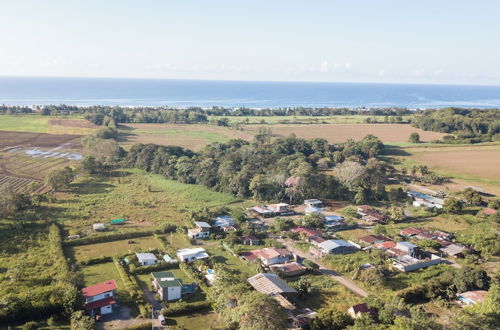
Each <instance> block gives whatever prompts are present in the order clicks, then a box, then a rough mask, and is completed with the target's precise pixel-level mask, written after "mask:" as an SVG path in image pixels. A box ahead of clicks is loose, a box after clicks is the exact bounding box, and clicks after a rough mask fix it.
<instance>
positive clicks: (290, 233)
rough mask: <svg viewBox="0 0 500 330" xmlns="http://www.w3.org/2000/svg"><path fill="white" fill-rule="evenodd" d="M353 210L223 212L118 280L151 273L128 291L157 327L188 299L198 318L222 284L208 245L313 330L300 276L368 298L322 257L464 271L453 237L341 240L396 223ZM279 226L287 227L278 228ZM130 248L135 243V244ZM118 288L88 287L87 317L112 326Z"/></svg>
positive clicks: (316, 204)
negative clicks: (377, 257)
mask: <svg viewBox="0 0 500 330" xmlns="http://www.w3.org/2000/svg"><path fill="white" fill-rule="evenodd" d="M407 195H408V197H409V198H410V199H411V203H412V206H413V207H416V208H427V209H433V208H436V209H441V208H442V207H443V204H444V199H443V198H438V197H434V196H431V195H427V194H424V193H420V192H417V191H408V192H407ZM353 209H354V210H355V214H353V215H354V216H347V217H346V216H344V215H341V214H339V213H337V212H335V211H331V208H330V207H329V205H328V203H324V202H323V201H321V200H319V199H308V200H305V201H304V203H303V204H302V205H288V204H286V203H278V204H269V205H257V206H253V207H250V208H248V209H247V212H246V214H245V216H244V218H243V219H241V218H240V219H238V220H236V219H235V218H233V217H232V216H230V215H229V214H219V215H216V216H214V217H213V218H210V219H206V221H193V224H192V227H191V228H187V230H185V231H183V233H181V235H184V237H186V238H187V239H188V240H189V242H190V243H191V244H190V246H185V247H182V248H179V249H173V247H172V246H171V244H169V242H168V241H169V239H168V235H166V236H165V237H163V238H159V241H161V242H162V246H163V249H155V250H150V251H147V250H144V251H141V252H136V253H129V254H127V255H124V256H120V257H118V258H114V259H113V260H114V261H115V263H116V265H117V267H118V268H119V269H121V271H120V275H123V276H124V277H126V278H127V279H128V282H129V283H130V282H134V280H133V279H134V274H144V275H143V276H147V277H146V278H147V281H146V282H147V287H144V286H142V287H140V286H141V285H139V284H137V283H131V284H130V287H131V288H132V289H133V290H137V291H138V292H139V293H138V295H141V294H143V295H144V299H145V300H144V301H145V305H148V304H149V305H151V309H150V315H151V319H152V322H153V324H156V325H157V328H162V327H165V328H168V324H167V318H168V317H169V316H172V315H176V310H175V308H173V309H172V307H171V306H176V302H179V301H187V302H188V303H185V304H184V305H183V306H181V307H179V308H180V309H182V312H183V313H188V314H189V310H190V308H191V307H193V306H194V308H192V312H194V313H195V312H196V309H197V308H196V306H199V307H200V308H203V307H204V306H205V307H206V306H208V304H207V303H206V302H205V301H201V302H200V301H198V302H191V303H189V301H190V297H192V296H193V295H195V294H197V293H200V292H202V291H208V290H210V288H211V287H212V286H213V285H215V284H216V283H217V281H221V280H220V279H219V277H220V274H219V273H218V270H217V268H218V267H219V266H220V263H219V262H216V261H215V259H214V258H213V256H211V254H210V252H209V251H208V250H209V249H208V248H205V247H207V246H210V247H212V248H213V247H214V246H215V247H216V248H218V249H222V250H225V252H226V253H229V254H231V255H233V256H234V257H236V258H237V259H238V262H239V263H241V264H243V265H244V266H245V267H250V268H251V269H252V270H254V273H255V275H253V276H248V277H247V278H246V282H247V283H248V285H250V286H251V288H252V289H253V290H256V291H258V292H260V293H262V294H265V295H267V296H270V297H272V298H273V299H275V300H276V301H277V302H278V303H279V304H280V305H281V306H282V307H283V308H284V309H285V310H286V311H287V313H288V318H289V326H288V328H289V329H307V328H309V324H310V322H311V320H312V319H314V318H315V316H316V314H317V313H316V311H314V310H312V309H310V308H308V307H307V306H306V305H305V304H304V303H303V302H302V301H301V299H300V297H301V295H302V294H303V293H301V292H299V291H298V290H297V288H296V287H294V286H293V283H296V281H297V280H299V279H300V278H301V276H303V275H306V274H311V273H322V274H324V275H327V276H330V277H331V279H332V280H333V281H337V282H339V283H340V284H341V285H343V286H345V287H346V288H347V289H348V290H351V291H352V292H354V293H355V294H356V295H358V296H360V297H367V296H368V294H369V293H368V292H367V291H366V290H365V289H363V288H362V287H360V286H359V285H358V284H356V282H355V281H352V280H351V279H348V278H346V277H343V276H342V275H339V274H338V273H336V272H335V269H330V268H329V267H328V266H325V265H324V264H323V262H322V260H324V259H323V258H325V257H326V256H331V255H352V254H369V253H372V252H373V251H380V252H379V253H382V254H383V256H384V258H386V259H387V260H389V261H390V268H391V269H392V271H393V272H413V271H416V270H418V269H421V268H427V267H433V266H435V265H438V264H441V263H444V264H449V265H451V266H452V267H458V268H459V267H460V265H459V264H458V263H456V262H455V261H454V260H456V259H457V258H463V257H464V256H465V255H467V254H471V253H474V250H473V249H472V248H471V247H470V246H466V245H464V244H460V243H457V242H455V240H454V234H453V233H448V232H445V231H441V230H434V229H431V228H422V227H416V226H408V227H404V228H402V229H401V230H400V231H399V233H398V235H397V237H392V238H390V237H387V236H385V235H383V234H376V233H373V234H370V235H365V236H362V237H358V238H357V239H356V240H354V239H342V238H341V237H342V231H344V230H350V229H353V228H363V229H364V230H371V231H373V228H375V226H378V228H381V226H382V227H383V226H384V225H386V224H388V223H390V222H391V221H392V219H391V218H390V216H388V215H387V214H385V213H383V212H382V211H380V209H377V208H374V207H371V206H368V205H360V206H357V207H354V208H353ZM492 211H493V212H492ZM483 212H484V214H485V215H492V214H494V213H495V210H491V209H488V208H485V209H484V210H483ZM346 218H347V219H346ZM125 222H126V220H125V219H116V220H112V221H111V222H110V225H111V226H115V225H120V224H123V223H125ZM276 222H281V223H283V224H285V225H284V226H282V227H281V228H279V229H278V230H277V229H276V228H277V226H276ZM308 224H309V225H308ZM106 226H107V225H105V224H103V223H95V224H93V230H94V231H102V230H105V228H106ZM243 226H244V227H245V228H246V229H247V230H245V232H248V231H250V232H251V233H252V235H245V234H244V231H243V230H242V227H243ZM170 235H171V236H172V234H170ZM68 239H79V237H76V238H75V237H68ZM422 241H425V242H431V243H432V244H430V245H429V244H427V245H428V246H432V248H431V251H429V250H426V249H424V248H421V247H419V242H422ZM129 243H130V244H133V243H134V241H133V239H131V240H129ZM170 243H171V242H170ZM214 244H216V245H214ZM298 247H300V248H298ZM222 263H224V261H223V262H222ZM376 267H378V266H377V265H373V264H370V263H365V264H363V265H361V266H360V267H359V268H360V269H359V271H360V272H365V271H367V270H369V269H373V268H376ZM179 270H181V271H183V272H184V273H186V274H188V275H189V276H188V277H189V278H190V279H192V280H193V281H191V282H186V281H183V279H182V278H180V276H178V275H176V274H178V271H179ZM174 271H175V272H176V273H175V274H174ZM290 279H293V281H292V282H291V281H290ZM125 282H126V283H127V281H125ZM116 283H117V279H114V278H109V280H107V281H105V282H102V283H95V284H93V285H90V286H88V287H86V288H84V289H83V290H82V294H83V296H84V297H85V312H86V313H87V314H88V315H90V316H92V317H94V318H95V320H96V321H102V322H106V320H107V318H110V317H109V315H112V314H113V313H114V311H115V309H117V308H119V306H120V303H121V302H120V301H119V299H118V298H117V297H116V295H115V294H114V291H115V290H116V289H117V284H116ZM142 283H143V284H144V282H142ZM138 287H140V288H138ZM486 293H487V291H485V290H474V291H466V292H460V293H458V294H457V296H456V302H457V303H458V304H461V305H464V306H465V305H471V304H475V303H478V302H481V301H483V300H484V299H485V297H486ZM139 301H142V299H139ZM190 304H191V305H193V306H190ZM346 312H347V313H348V314H349V315H350V316H351V317H352V318H353V319H356V318H359V317H370V318H373V319H374V320H375V319H377V313H378V311H377V309H374V308H371V307H369V306H368V305H367V304H366V303H360V304H356V305H352V306H350V307H349V308H348V309H347V310H346ZM110 319H112V317H111V318H110Z"/></svg>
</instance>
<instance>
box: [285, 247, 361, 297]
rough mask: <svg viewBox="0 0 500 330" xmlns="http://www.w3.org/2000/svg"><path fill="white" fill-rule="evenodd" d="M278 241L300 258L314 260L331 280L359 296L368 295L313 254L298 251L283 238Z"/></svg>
mask: <svg viewBox="0 0 500 330" xmlns="http://www.w3.org/2000/svg"><path fill="white" fill-rule="evenodd" d="M278 241H279V242H280V243H281V244H283V245H285V246H286V248H287V249H288V250H289V251H293V253H295V254H296V255H298V256H299V257H301V258H304V259H310V260H312V261H314V262H315V263H316V264H318V265H319V267H320V268H319V271H320V272H321V273H322V274H324V275H327V276H330V277H331V278H332V279H333V280H335V281H337V282H338V283H340V284H342V285H343V286H345V287H346V288H348V289H349V290H351V291H352V292H354V293H356V294H357V295H360V296H361V297H367V296H368V292H366V291H365V290H363V289H362V288H360V287H359V286H358V285H357V284H356V283H354V282H353V281H351V280H349V279H347V278H345V277H343V276H340V275H339V274H338V273H337V272H335V271H334V270H332V269H330V268H328V267H326V266H325V265H324V264H322V263H321V262H320V261H319V258H317V257H315V256H314V255H312V254H311V253H309V252H303V251H300V250H298V249H296V248H294V247H293V245H292V244H291V243H290V242H288V241H285V240H283V239H278Z"/></svg>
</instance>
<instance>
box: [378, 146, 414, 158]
mask: <svg viewBox="0 0 500 330" xmlns="http://www.w3.org/2000/svg"><path fill="white" fill-rule="evenodd" d="M383 155H384V156H411V154H410V153H408V152H407V151H405V150H404V149H403V148H401V147H399V146H395V145H385V147H384V154H383Z"/></svg>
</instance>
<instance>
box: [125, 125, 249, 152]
mask: <svg viewBox="0 0 500 330" xmlns="http://www.w3.org/2000/svg"><path fill="white" fill-rule="evenodd" d="M121 128H122V129H121V130H120V131H121V132H122V134H123V136H124V137H125V138H126V140H125V142H124V143H123V145H124V146H125V147H127V146H130V145H132V144H135V143H145V144H146V143H155V144H160V145H177V146H181V147H184V148H188V149H193V150H197V149H200V148H202V147H203V146H205V145H207V144H209V143H214V142H227V141H229V140H230V139H238V138H239V139H245V140H251V139H252V135H249V134H247V133H245V132H242V131H239V130H234V129H231V128H228V127H219V126H214V125H184V124H126V125H122V126H121Z"/></svg>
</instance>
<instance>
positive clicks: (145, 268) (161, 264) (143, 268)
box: [130, 262, 178, 275]
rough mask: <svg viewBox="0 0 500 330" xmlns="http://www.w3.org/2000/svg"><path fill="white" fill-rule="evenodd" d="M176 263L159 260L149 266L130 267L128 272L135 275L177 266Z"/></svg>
mask: <svg viewBox="0 0 500 330" xmlns="http://www.w3.org/2000/svg"><path fill="white" fill-rule="evenodd" d="M177 266H178V263H177V262H175V263H167V262H159V263H157V264H154V265H150V266H140V267H136V268H135V269H130V274H132V275H136V274H147V273H151V272H156V271H160V270H167V269H172V268H177Z"/></svg>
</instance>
